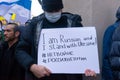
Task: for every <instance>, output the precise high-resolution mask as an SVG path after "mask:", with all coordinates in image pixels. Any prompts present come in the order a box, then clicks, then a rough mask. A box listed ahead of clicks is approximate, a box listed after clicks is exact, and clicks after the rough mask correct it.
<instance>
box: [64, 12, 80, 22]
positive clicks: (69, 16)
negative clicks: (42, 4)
mask: <svg viewBox="0 0 120 80" xmlns="http://www.w3.org/2000/svg"><path fill="white" fill-rule="evenodd" d="M62 16H66V17H67V18H68V19H71V20H73V21H74V20H79V21H82V18H81V16H80V15H78V14H72V13H69V12H63V13H62Z"/></svg>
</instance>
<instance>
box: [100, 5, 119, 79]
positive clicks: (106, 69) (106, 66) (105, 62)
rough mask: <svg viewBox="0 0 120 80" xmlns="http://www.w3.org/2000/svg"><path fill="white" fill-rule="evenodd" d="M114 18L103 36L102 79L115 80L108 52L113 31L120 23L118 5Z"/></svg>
mask: <svg viewBox="0 0 120 80" xmlns="http://www.w3.org/2000/svg"><path fill="white" fill-rule="evenodd" d="M116 18H117V20H116V22H115V23H114V24H112V25H110V26H109V27H108V28H107V29H106V31H105V33H104V37H103V53H102V55H103V59H102V80H115V79H113V72H112V70H111V66H110V61H109V53H110V49H111V45H112V42H113V40H112V36H113V33H114V31H115V29H116V28H117V27H118V26H119V24H120V7H119V8H118V10H117V12H116Z"/></svg>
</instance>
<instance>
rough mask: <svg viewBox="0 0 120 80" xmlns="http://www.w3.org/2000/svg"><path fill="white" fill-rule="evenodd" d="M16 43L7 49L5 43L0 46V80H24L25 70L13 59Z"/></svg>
mask: <svg viewBox="0 0 120 80" xmlns="http://www.w3.org/2000/svg"><path fill="white" fill-rule="evenodd" d="M16 45H17V43H15V44H14V45H13V46H11V47H10V48H8V45H7V43H6V42H4V43H3V44H1V45H0V46H1V47H0V48H1V49H0V50H1V51H0V55H1V57H0V80H25V74H24V73H25V70H24V69H23V68H22V67H21V66H20V65H19V64H18V62H17V61H16V59H15V56H14V54H15V48H16Z"/></svg>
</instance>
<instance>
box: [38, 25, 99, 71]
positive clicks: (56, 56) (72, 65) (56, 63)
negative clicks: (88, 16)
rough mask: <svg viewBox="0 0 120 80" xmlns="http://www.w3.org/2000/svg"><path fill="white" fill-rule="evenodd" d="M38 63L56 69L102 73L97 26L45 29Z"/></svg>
mask: <svg viewBox="0 0 120 80" xmlns="http://www.w3.org/2000/svg"><path fill="white" fill-rule="evenodd" d="M38 64H40V65H44V66H46V67H47V68H48V69H50V70H51V71H52V72H53V73H84V72H85V70H86V69H91V70H94V71H95V72H96V73H99V61H98V48H97V38H96V30H95V27H82V28H80V27H79V28H57V29H42V31H41V36H40V41H39V47H38Z"/></svg>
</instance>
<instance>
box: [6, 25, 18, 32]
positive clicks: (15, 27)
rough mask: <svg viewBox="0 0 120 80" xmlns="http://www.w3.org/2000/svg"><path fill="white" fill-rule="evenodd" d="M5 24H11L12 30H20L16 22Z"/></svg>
mask: <svg viewBox="0 0 120 80" xmlns="http://www.w3.org/2000/svg"><path fill="white" fill-rule="evenodd" d="M7 25H13V26H14V32H16V31H20V29H19V26H18V24H17V23H8V24H7Z"/></svg>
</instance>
